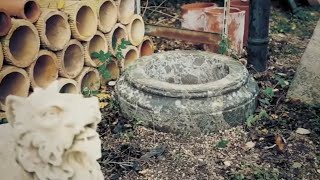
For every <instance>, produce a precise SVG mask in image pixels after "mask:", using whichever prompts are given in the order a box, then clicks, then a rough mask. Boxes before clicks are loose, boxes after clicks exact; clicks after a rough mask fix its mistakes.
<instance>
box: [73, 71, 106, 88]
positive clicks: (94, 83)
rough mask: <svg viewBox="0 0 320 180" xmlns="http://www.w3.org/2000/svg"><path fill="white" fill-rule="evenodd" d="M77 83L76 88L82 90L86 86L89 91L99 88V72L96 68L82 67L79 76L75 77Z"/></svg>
mask: <svg viewBox="0 0 320 180" xmlns="http://www.w3.org/2000/svg"><path fill="white" fill-rule="evenodd" d="M75 80H76V81H77V83H78V89H80V91H81V92H82V91H84V90H85V89H86V88H87V89H88V90H91V91H97V90H99V89H100V84H101V82H100V74H99V72H98V70H97V69H95V68H92V67H84V68H83V70H82V71H81V73H80V74H79V76H77V77H76V78H75Z"/></svg>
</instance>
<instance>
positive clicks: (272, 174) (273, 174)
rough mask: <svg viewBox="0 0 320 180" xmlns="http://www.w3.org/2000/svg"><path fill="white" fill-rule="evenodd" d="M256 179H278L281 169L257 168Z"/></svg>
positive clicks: (254, 174)
mask: <svg viewBox="0 0 320 180" xmlns="http://www.w3.org/2000/svg"><path fill="white" fill-rule="evenodd" d="M253 176H254V179H256V180H278V179H279V171H278V170H265V169H256V170H255V171H254V173H253Z"/></svg>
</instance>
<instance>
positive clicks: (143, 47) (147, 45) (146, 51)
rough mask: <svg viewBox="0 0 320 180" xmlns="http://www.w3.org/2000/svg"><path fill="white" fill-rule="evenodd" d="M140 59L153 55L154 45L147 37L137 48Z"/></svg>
mask: <svg viewBox="0 0 320 180" xmlns="http://www.w3.org/2000/svg"><path fill="white" fill-rule="evenodd" d="M138 50H139V53H140V57H143V56H150V55H151V54H153V53H154V45H153V42H152V40H151V39H150V38H149V37H144V39H143V41H142V43H141V44H140V45H139V46H138Z"/></svg>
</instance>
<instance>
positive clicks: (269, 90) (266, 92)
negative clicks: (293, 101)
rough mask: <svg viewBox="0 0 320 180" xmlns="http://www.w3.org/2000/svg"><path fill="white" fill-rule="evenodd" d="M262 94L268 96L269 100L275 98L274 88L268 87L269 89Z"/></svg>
mask: <svg viewBox="0 0 320 180" xmlns="http://www.w3.org/2000/svg"><path fill="white" fill-rule="evenodd" d="M262 92H263V93H264V94H265V95H266V96H268V97H269V98H273V97H274V92H273V88H271V87H267V88H266V89H264V90H263V91H262Z"/></svg>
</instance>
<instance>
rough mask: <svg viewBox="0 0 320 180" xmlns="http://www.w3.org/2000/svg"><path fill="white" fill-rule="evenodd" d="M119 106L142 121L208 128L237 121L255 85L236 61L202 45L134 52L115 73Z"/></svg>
mask: <svg viewBox="0 0 320 180" xmlns="http://www.w3.org/2000/svg"><path fill="white" fill-rule="evenodd" d="M116 94H117V97H118V100H119V103H120V108H121V111H122V113H123V114H124V115H126V116H128V117H129V118H136V119H137V120H140V121H142V122H143V124H144V125H146V126H150V127H154V128H157V129H159V130H162V131H170V132H178V133H180V132H181V133H184V132H186V133H208V132H215V131H218V130H222V129H227V128H230V127H232V126H235V125H239V124H241V123H243V122H244V121H245V119H246V118H247V117H248V116H249V115H250V114H252V112H254V110H255V108H256V97H257V94H258V86H257V84H256V82H255V81H254V80H253V79H252V78H251V77H250V76H249V73H248V71H247V69H246V68H245V67H244V66H243V65H242V64H240V63H239V62H238V61H236V60H234V59H232V58H230V57H227V56H223V55H218V54H213V53H209V52H202V51H169V52H164V53H157V54H153V55H151V56H146V57H142V58H140V59H139V60H138V61H137V63H135V64H134V65H132V66H130V67H128V69H127V70H126V71H125V72H124V73H123V75H122V76H121V77H120V78H119V80H118V82H117V84H116Z"/></svg>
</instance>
